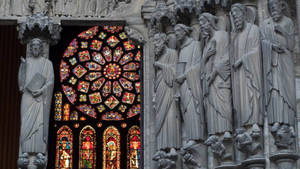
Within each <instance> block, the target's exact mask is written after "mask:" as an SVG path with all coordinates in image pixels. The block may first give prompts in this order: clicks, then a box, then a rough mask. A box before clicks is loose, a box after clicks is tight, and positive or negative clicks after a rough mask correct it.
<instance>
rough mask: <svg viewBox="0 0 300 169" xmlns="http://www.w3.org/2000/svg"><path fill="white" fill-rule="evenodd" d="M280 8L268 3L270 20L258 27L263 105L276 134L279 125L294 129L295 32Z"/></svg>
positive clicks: (273, 1)
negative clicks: (263, 69)
mask: <svg viewBox="0 0 300 169" xmlns="http://www.w3.org/2000/svg"><path fill="white" fill-rule="evenodd" d="M282 8H283V4H282V1H279V0H269V2H268V9H269V12H270V15H271V17H270V18H268V19H266V20H265V21H264V24H263V25H262V27H261V39H262V49H263V55H264V62H265V63H264V68H265V79H266V82H265V85H266V106H267V111H268V119H269V124H270V125H272V128H271V132H276V131H278V130H279V128H280V127H281V125H287V126H292V127H293V126H294V124H295V118H296V88H295V74H294V63H293V49H294V44H295V36H294V32H295V29H294V24H293V21H292V20H291V19H290V18H289V17H287V16H285V15H283V11H282ZM292 130H293V129H291V131H292ZM282 144H283V143H282Z"/></svg>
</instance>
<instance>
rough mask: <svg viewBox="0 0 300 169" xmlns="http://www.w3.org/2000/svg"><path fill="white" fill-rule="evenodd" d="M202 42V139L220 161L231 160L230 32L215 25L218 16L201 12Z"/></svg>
mask: <svg viewBox="0 0 300 169" xmlns="http://www.w3.org/2000/svg"><path fill="white" fill-rule="evenodd" d="M199 22H200V30H201V35H202V40H203V43H204V48H203V55H202V65H203V71H202V74H203V75H202V83H203V93H204V97H203V99H204V108H205V112H206V122H207V130H208V135H209V138H208V139H207V140H206V141H205V144H206V145H209V146H210V147H211V149H212V151H213V153H214V154H215V157H217V159H218V160H219V161H220V162H224V161H226V160H227V161H230V160H232V152H231V151H230V148H229V146H228V144H226V146H225V145H224V144H223V141H224V140H225V141H226V142H229V143H232V137H231V133H232V106H231V104H232V103H231V78H230V61H229V52H228V47H229V35H228V33H227V32H225V31H219V30H218V28H217V17H215V16H214V15H212V14H210V13H202V14H201V15H200V17H199Z"/></svg>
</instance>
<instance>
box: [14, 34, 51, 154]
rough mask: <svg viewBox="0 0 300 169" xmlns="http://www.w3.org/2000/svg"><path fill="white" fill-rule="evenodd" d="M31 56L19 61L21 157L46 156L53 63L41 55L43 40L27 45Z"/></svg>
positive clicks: (34, 40) (36, 39) (35, 40)
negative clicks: (24, 155)
mask: <svg viewBox="0 0 300 169" xmlns="http://www.w3.org/2000/svg"><path fill="white" fill-rule="evenodd" d="M30 53H31V54H30V55H29V56H28V57H27V59H26V60H25V59H24V58H21V61H22V63H21V65H20V71H19V88H20V91H21V92H22V93H23V95H22V101H21V136H20V154H21V155H22V154H23V153H28V154H29V153H30V154H35V155H37V154H39V153H40V155H39V156H37V157H36V158H38V159H42V158H41V154H44V155H45V154H46V150H47V141H48V124H49V112H50V105H51V98H52V91H53V85H54V73H53V67H52V63H51V62H50V61H49V60H48V59H46V58H44V57H43V56H42V41H41V40H40V39H38V38H35V39H33V40H31V42H30Z"/></svg>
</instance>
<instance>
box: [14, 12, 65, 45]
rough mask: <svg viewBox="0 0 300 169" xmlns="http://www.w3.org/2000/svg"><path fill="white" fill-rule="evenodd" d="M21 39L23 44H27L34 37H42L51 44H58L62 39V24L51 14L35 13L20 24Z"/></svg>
mask: <svg viewBox="0 0 300 169" xmlns="http://www.w3.org/2000/svg"><path fill="white" fill-rule="evenodd" d="M17 30H18V31H19V39H20V41H21V43H22V44H27V43H28V42H29V41H30V40H31V39H33V38H41V39H43V40H46V41H47V42H48V43H49V44H52V45H54V44H56V43H57V42H58V41H59V39H60V32H61V30H62V28H61V26H60V24H58V23H56V22H55V21H54V20H53V19H51V18H50V17H49V16H45V15H44V14H41V13H39V14H34V15H32V16H29V17H27V18H26V21H25V22H23V23H20V24H19V25H18V28H17Z"/></svg>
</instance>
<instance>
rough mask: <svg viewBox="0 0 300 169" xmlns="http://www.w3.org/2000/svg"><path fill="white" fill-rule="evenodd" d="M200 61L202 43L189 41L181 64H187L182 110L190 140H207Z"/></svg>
mask: <svg viewBox="0 0 300 169" xmlns="http://www.w3.org/2000/svg"><path fill="white" fill-rule="evenodd" d="M200 60H201V49H200V42H198V41H194V40H192V39H190V38H189V39H187V40H186V42H185V43H184V44H182V45H181V47H180V52H179V62H184V63H185V70H184V72H185V74H186V80H185V81H184V82H183V84H181V86H180V109H181V113H182V114H183V121H184V122H183V129H184V134H185V136H186V138H187V139H188V140H204V139H205V132H204V131H205V124H204V114H203V101H202V98H203V97H202V87H201V80H200Z"/></svg>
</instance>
